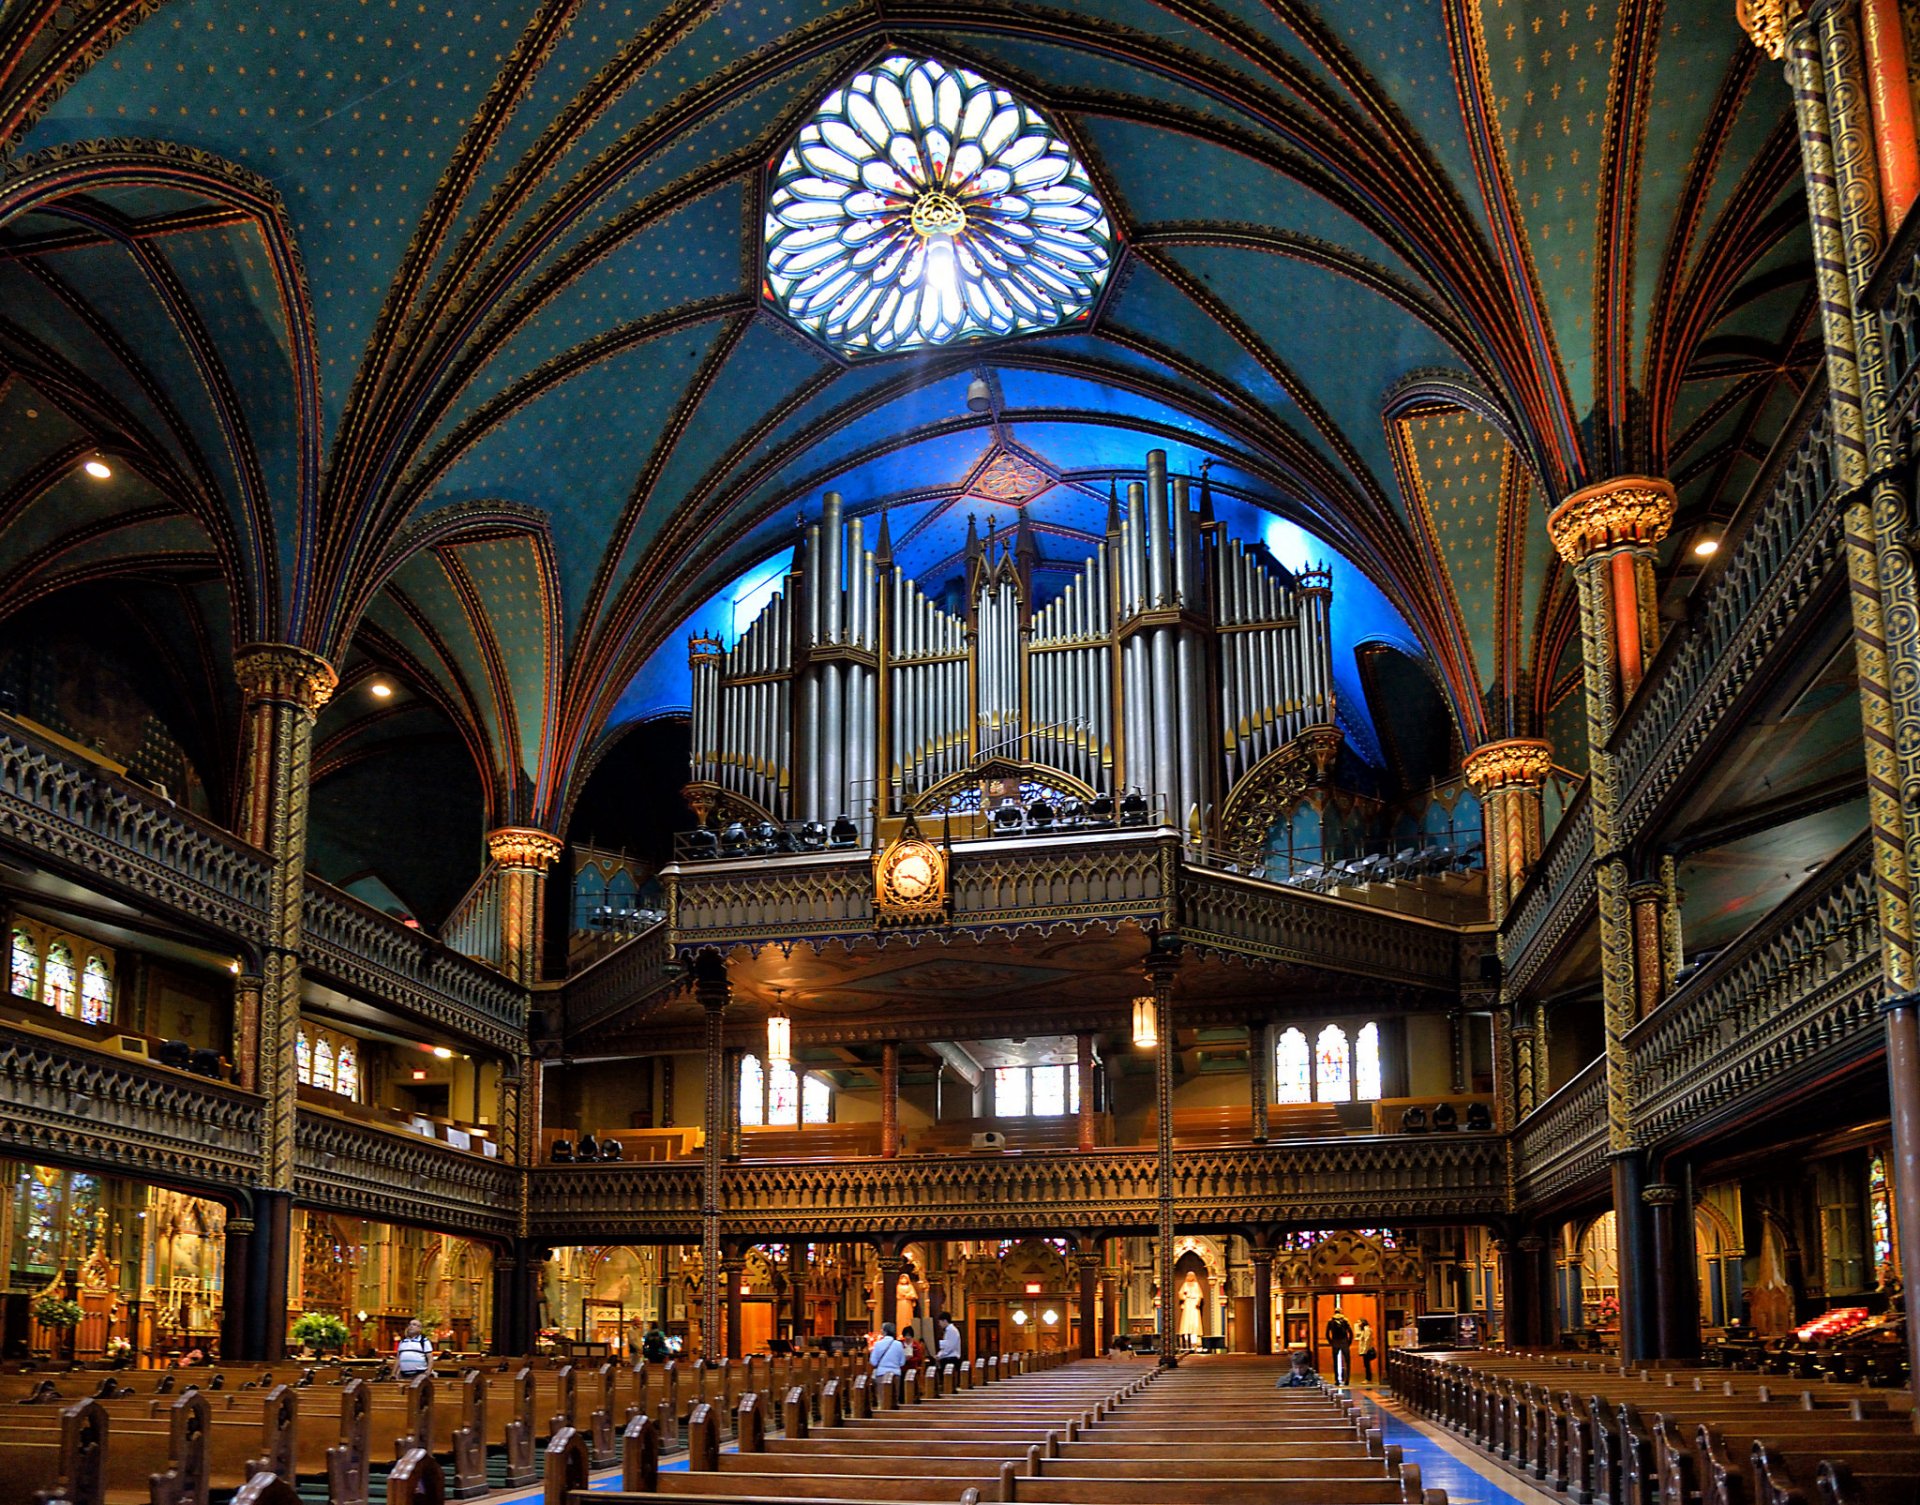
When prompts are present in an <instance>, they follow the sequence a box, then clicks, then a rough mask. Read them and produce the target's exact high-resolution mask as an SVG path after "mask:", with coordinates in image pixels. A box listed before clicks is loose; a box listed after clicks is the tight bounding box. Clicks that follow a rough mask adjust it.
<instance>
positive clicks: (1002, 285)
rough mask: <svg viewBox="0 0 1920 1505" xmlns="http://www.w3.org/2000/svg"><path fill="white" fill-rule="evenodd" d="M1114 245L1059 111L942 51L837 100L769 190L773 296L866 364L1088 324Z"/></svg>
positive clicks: (869, 76) (827, 102) (880, 72)
mask: <svg viewBox="0 0 1920 1505" xmlns="http://www.w3.org/2000/svg"><path fill="white" fill-rule="evenodd" d="M1114 249H1115V235H1114V230H1113V225H1112V222H1111V220H1110V219H1109V218H1108V216H1107V211H1106V207H1105V206H1104V205H1103V204H1102V203H1101V202H1100V199H1099V197H1098V196H1097V195H1096V194H1095V193H1094V191H1093V183H1092V180H1091V178H1090V177H1089V176H1088V173H1087V170H1086V168H1085V166H1084V165H1083V164H1082V163H1081V162H1080V160H1079V158H1078V157H1077V156H1076V155H1075V153H1074V150H1073V148H1072V147H1071V146H1070V145H1069V144H1068V143H1067V142H1066V141H1065V140H1064V139H1063V138H1062V137H1061V135H1060V134H1059V132H1058V131H1056V130H1055V129H1054V127H1053V125H1052V124H1051V123H1050V122H1049V121H1048V120H1047V118H1046V117H1045V116H1044V115H1042V114H1040V113H1039V112H1038V111H1037V110H1034V109H1032V108H1030V107H1029V106H1027V105H1025V104H1023V103H1021V102H1020V101H1019V100H1017V99H1015V98H1014V97H1013V96H1012V95H1011V94H1009V93H1008V92H1007V91H1006V90H1005V89H1002V88H1000V87H998V86H997V85H995V84H991V83H989V82H987V80H986V79H984V78H982V77H980V75H979V74H977V73H973V72H971V71H969V70H968V69H965V68H958V67H949V66H948V65H947V64H945V63H942V62H938V61H936V60H934V59H931V58H911V57H890V58H886V59H884V60H883V61H881V62H878V63H876V64H874V65H873V66H872V67H871V68H868V69H866V70H864V71H862V72H860V73H858V74H856V75H854V77H853V78H852V79H851V80H850V81H849V82H848V83H846V84H845V85H843V86H842V87H840V88H837V89H835V90H834V91H833V92H832V93H831V94H829V95H827V97H826V98H825V99H823V100H821V101H820V104H819V106H818V107H817V108H816V109H815V111H814V113H813V116H812V118H811V119H809V120H808V121H807V123H806V124H805V125H804V126H802V127H801V128H800V133H799V135H798V136H797V137H796V138H795V140H794V142H793V144H792V146H791V147H789V148H788V149H787V151H786V153H785V154H784V155H783V156H782V157H781V158H780V161H779V165H778V166H777V167H776V168H775V169H774V171H773V177H772V181H771V184H770V186H769V189H768V193H767V220H766V262H765V272H766V283H765V289H766V295H767V297H768V298H769V299H770V300H771V302H772V303H773V305H774V306H775V307H776V308H777V309H779V310H780V312H781V313H783V314H784V315H786V317H787V318H789V319H791V320H792V321H793V322H794V323H795V324H798V325H799V326H800V327H801V328H802V329H805V330H806V331H808V332H809V333H810V334H813V335H816V336H818V337H819V338H820V339H822V340H825V341H826V342H827V343H828V344H829V345H831V346H833V347H834V348H835V349H838V350H842V351H846V352H848V353H849V354H854V355H886V354H892V353H895V352H899V351H904V350H918V349H925V348H927V347H929V346H934V345H946V344H950V343H953V342H954V341H958V340H971V339H983V338H993V337H995V336H1005V335H1022V334H1031V333H1034V332H1035V331H1037V330H1043V329H1057V328H1059V327H1061V326H1062V325H1072V324H1076V323H1078V322H1079V321H1081V320H1084V319H1085V318H1086V317H1087V316H1088V315H1089V314H1090V313H1091V312H1092V310H1093V304H1094V300H1095V299H1096V298H1097V297H1098V296H1099V294H1100V289H1101V288H1102V287H1103V286H1104V285H1105V284H1106V280H1107V276H1108V274H1109V273H1110V272H1111V271H1112V270H1113V260H1114Z"/></svg>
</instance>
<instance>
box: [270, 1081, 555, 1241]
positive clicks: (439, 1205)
mask: <svg viewBox="0 0 1920 1505" xmlns="http://www.w3.org/2000/svg"><path fill="white" fill-rule="evenodd" d="M524 1174H525V1172H523V1171H520V1170H518V1169H516V1168H515V1167H513V1166H511V1165H506V1164H503V1163H502V1162H500V1161H498V1160H492V1159H487V1158H484V1157H482V1156H480V1155H475V1154H471V1153H469V1152H467V1151H465V1150H456V1149H454V1148H452V1147H451V1146H449V1145H444V1144H440V1143H438V1142H436V1141H435V1140H431V1139H428V1138H426V1137H425V1136H424V1135H415V1134H408V1133H406V1132H404V1131H399V1130H388V1129H377V1128H373V1127H371V1126H370V1125H367V1124H358V1123H353V1122H351V1121H350V1120H348V1119H344V1118H337V1117H335V1116H334V1115H333V1114H331V1113H326V1112H322V1111H319V1110H316V1109H312V1108H306V1107H303V1108H301V1109H300V1115H299V1119H298V1121H297V1123H296V1124H295V1126H294V1195H295V1196H296V1197H297V1198H298V1199H299V1200H300V1202H301V1203H302V1204H304V1205H307V1206H312V1207H324V1208H328V1209H331V1210H333V1211H336V1212H347V1213H352V1214H354V1215H356V1216H359V1217H371V1218H392V1217H393V1216H395V1215H396V1213H399V1212H401V1210H402V1209H403V1208H404V1207H406V1206H407V1205H408V1204H410V1203H411V1204H415V1205H417V1206H418V1207H419V1208H420V1209H421V1211H420V1213H419V1214H418V1215H419V1216H421V1217H424V1218H426V1219H427V1220H428V1221H430V1222H431V1223H432V1224H433V1225H434V1226H435V1227H439V1228H447V1229H450V1230H454V1231H460V1232H473V1233H483V1234H501V1233H511V1232H512V1231H513V1229H514V1226H515V1223H516V1221H517V1219H518V1216H519V1180H520V1177H521V1176H522V1175H524Z"/></svg>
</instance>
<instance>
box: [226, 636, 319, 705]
mask: <svg viewBox="0 0 1920 1505" xmlns="http://www.w3.org/2000/svg"><path fill="white" fill-rule="evenodd" d="M233 674H234V678H235V679H237V680H239V681H240V692H241V694H242V695H243V696H244V697H245V698H246V702H247V704H248V705H256V704H258V703H259V702H261V701H268V700H277V701H284V702H285V703H287V704H289V705H296V706H298V707H300V709H301V710H303V711H306V712H308V713H309V714H313V713H316V712H318V711H319V709H320V708H321V707H322V706H324V705H325V704H326V703H327V702H328V701H329V700H331V699H332V698H333V692H334V691H335V690H336V689H337V688H339V685H340V676H339V674H338V673H336V672H335V670H334V667H333V665H332V664H330V663H328V662H327V661H326V660H325V659H323V658H322V657H320V655H319V654H317V653H309V652H308V651H307V650H306V649H304V648H296V647H295V646H294V645H293V644H292V643H249V644H248V645H247V646H246V647H244V648H242V649H241V650H240V651H239V652H238V653H236V654H235V655H234V659H233Z"/></svg>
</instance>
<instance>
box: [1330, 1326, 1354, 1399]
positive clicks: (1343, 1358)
mask: <svg viewBox="0 0 1920 1505" xmlns="http://www.w3.org/2000/svg"><path fill="white" fill-rule="evenodd" d="M1327 1347H1329V1348H1331V1349H1332V1350H1333V1382H1334V1384H1336V1385H1344V1384H1346V1383H1347V1382H1348V1380H1350V1379H1351V1378H1352V1377H1353V1324H1352V1323H1350V1322H1348V1321H1347V1319H1346V1318H1345V1317H1343V1316H1341V1315H1340V1313H1338V1312H1335V1313H1334V1314H1333V1315H1332V1316H1331V1317H1329V1318H1327Z"/></svg>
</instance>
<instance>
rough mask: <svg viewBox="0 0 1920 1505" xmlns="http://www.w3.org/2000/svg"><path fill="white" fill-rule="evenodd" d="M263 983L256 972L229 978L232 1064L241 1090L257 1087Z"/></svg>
mask: <svg viewBox="0 0 1920 1505" xmlns="http://www.w3.org/2000/svg"><path fill="white" fill-rule="evenodd" d="M265 986H266V982H265V980H264V979H263V978H262V977H261V976H260V974H259V973H257V972H242V973H240V974H239V975H238V976H237V977H235V978H234V979H233V1064H234V1065H235V1066H236V1067H237V1068H238V1069H239V1073H240V1090H241V1091H242V1092H258V1091H259V1090H260V991H261V989H262V988H264V987H265Z"/></svg>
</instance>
